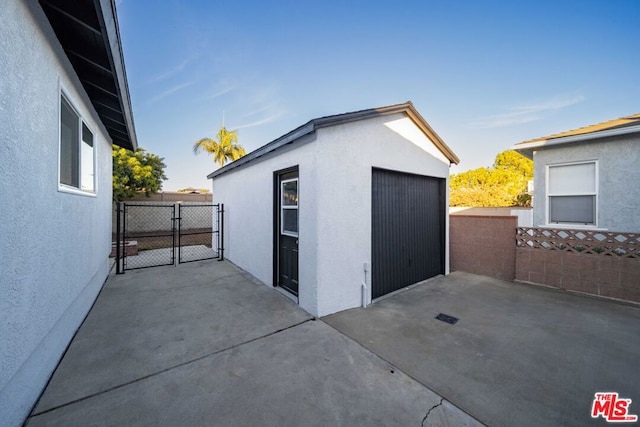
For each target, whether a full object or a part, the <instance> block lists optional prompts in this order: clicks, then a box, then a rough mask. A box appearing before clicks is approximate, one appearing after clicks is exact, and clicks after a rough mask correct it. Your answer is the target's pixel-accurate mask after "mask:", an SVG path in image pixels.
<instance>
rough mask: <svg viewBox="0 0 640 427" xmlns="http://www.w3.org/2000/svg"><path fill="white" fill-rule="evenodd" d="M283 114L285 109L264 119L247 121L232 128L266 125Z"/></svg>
mask: <svg viewBox="0 0 640 427" xmlns="http://www.w3.org/2000/svg"><path fill="white" fill-rule="evenodd" d="M283 115H284V111H278V112H276V113H275V114H272V115H270V116H267V117H265V118H263V119H259V120H255V121H253V122H250V123H245V124H242V125H240V126H233V127H232V128H231V129H246V128H252V127H256V126H260V125H264V124H267V123H270V122H272V121H274V120H276V119H278V118H280V117H282V116H283Z"/></svg>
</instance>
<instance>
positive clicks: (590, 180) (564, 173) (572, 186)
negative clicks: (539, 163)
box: [548, 162, 597, 225]
mask: <svg viewBox="0 0 640 427" xmlns="http://www.w3.org/2000/svg"><path fill="white" fill-rule="evenodd" d="M596 179H597V178H596V164H595V162H589V163H578V164H572V165H559V166H549V173H548V183H549V184H548V186H549V187H548V188H549V194H548V196H549V222H550V223H575V224H585V225H589V224H595V223H596V198H597V194H596Z"/></svg>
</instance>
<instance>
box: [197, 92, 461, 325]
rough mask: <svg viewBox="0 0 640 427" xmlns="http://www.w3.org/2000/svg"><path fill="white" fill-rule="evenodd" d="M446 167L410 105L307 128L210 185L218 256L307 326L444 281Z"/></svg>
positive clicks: (449, 158)
mask: <svg viewBox="0 0 640 427" xmlns="http://www.w3.org/2000/svg"><path fill="white" fill-rule="evenodd" d="M452 163H456V164H457V163H458V158H457V157H456V155H455V154H454V153H453V152H452V151H451V149H450V148H449V147H448V146H447V145H446V144H445V143H444V141H442V139H441V138H440V137H439V136H438V135H437V134H436V133H435V131H434V130H433V129H432V128H431V127H430V126H429V124H428V123H427V122H426V121H425V120H424V118H422V116H421V115H420V114H419V113H418V111H417V110H416V109H415V108H414V106H413V104H412V103H411V102H407V103H404V104H398V105H391V106H388V107H381V108H373V109H369V110H363V111H356V112H353V113H345V114H338V115H335V116H328V117H322V118H319V119H314V120H311V121H309V122H308V123H306V124H304V125H302V126H300V127H299V128H297V129H294V130H293V131H291V132H289V133H288V134H286V135H284V136H282V137H280V138H278V139H276V140H274V141H272V142H270V143H269V144H267V145H264V146H263V147H261V148H259V149H257V150H255V151H253V152H251V153H249V154H248V155H246V156H245V157H243V158H241V159H239V160H237V161H235V162H233V163H230V164H228V165H226V166H225V167H223V168H221V169H219V170H217V171H215V172H213V173H211V174H209V176H208V178H210V179H212V180H213V197H214V199H215V202H216V203H224V205H225V228H224V241H225V255H226V257H227V258H228V259H229V260H230V261H232V262H233V263H235V264H237V265H238V266H239V267H241V268H243V269H244V270H246V271H247V272H249V273H251V274H252V275H254V276H255V277H257V278H258V279H260V280H261V281H262V282H264V283H266V284H268V285H272V286H275V287H278V288H279V289H280V290H281V291H282V292H284V293H285V294H286V295H288V296H290V297H291V298H293V299H294V300H296V301H298V303H299V304H300V306H301V307H302V308H304V309H305V310H307V311H308V312H310V313H311V314H314V315H316V316H325V315H327V314H331V313H335V312H337V311H341V310H345V309H348V308H354V307H359V306H362V305H366V304H368V303H370V302H371V301H372V300H375V299H376V298H379V297H381V296H384V295H386V294H388V293H391V292H393V291H396V290H398V289H402V288H404V287H406V286H409V285H412V284H414V283H417V282H420V281H422V280H425V279H428V278H430V277H433V276H436V275H439V274H447V273H448V272H449V259H448V254H449V249H448V234H449V233H448V223H449V221H448V209H447V206H448V177H449V167H450V165H451V164H452Z"/></svg>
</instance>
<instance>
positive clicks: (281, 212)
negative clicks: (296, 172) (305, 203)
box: [280, 177, 300, 237]
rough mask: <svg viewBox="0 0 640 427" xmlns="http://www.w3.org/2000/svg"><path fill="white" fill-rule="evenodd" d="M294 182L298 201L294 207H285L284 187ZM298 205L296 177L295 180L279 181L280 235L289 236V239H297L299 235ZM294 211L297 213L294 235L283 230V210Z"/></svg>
mask: <svg viewBox="0 0 640 427" xmlns="http://www.w3.org/2000/svg"><path fill="white" fill-rule="evenodd" d="M293 181H295V182H296V189H297V193H296V194H297V195H298V200H297V201H296V205H295V206H293V205H285V204H284V185H285V184H286V183H288V182H293ZM299 205H300V180H299V178H298V177H296V178H291V179H284V180H282V181H280V234H282V235H284V236H290V237H298V235H299V234H300V211H299V209H298V206H299ZM285 209H286V210H296V211H297V215H298V232H297V233H294V232H292V231H285V229H284V210H285Z"/></svg>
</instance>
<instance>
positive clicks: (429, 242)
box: [371, 169, 445, 298]
mask: <svg viewBox="0 0 640 427" xmlns="http://www.w3.org/2000/svg"><path fill="white" fill-rule="evenodd" d="M444 205H445V180H444V179H442V178H433V177H429V176H422V175H413V174H407V173H400V172H394V171H389V170H384V169H373V176H372V206H371V208H372V214H371V215H372V218H371V219H372V242H371V243H372V254H371V273H372V275H371V279H372V295H371V297H372V298H378V297H380V296H382V295H385V294H388V293H390V292H393V291H395V290H398V289H402V288H404V287H406V286H409V285H412V284H414V283H417V282H420V281H422V280H425V279H428V278H430V277H433V276H436V275H438V274H443V273H444V256H445V255H444V241H445V234H444V233H445V230H444V227H445V222H444V218H445V216H444V215H445V210H444V209H445V206H444Z"/></svg>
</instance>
